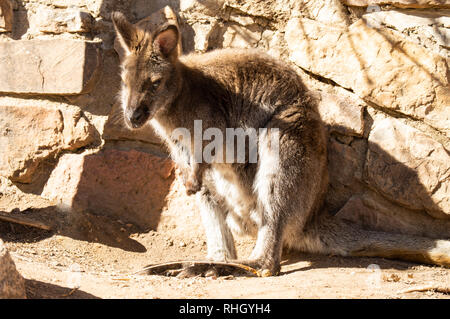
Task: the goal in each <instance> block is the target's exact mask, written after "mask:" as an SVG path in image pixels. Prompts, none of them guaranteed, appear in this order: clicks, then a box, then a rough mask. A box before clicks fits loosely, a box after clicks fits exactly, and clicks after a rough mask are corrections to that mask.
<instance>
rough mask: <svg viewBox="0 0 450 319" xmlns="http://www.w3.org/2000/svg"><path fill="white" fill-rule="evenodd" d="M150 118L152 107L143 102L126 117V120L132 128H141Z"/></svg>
mask: <svg viewBox="0 0 450 319" xmlns="http://www.w3.org/2000/svg"><path fill="white" fill-rule="evenodd" d="M149 118H150V109H149V108H148V106H147V105H145V104H142V105H140V106H139V107H137V108H136V109H135V110H134V111H133V112H132V113H131V116H129V117H127V116H126V117H125V120H126V121H127V122H128V123H127V124H128V125H129V126H130V127H132V128H140V127H141V126H143V125H144V124H145V123H146V122H147V120H148V119H149Z"/></svg>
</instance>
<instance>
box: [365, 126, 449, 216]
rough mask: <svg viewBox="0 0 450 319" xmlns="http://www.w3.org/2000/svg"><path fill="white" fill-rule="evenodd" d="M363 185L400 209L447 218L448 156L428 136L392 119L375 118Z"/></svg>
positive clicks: (440, 146) (444, 150)
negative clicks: (404, 208)
mask: <svg viewBox="0 0 450 319" xmlns="http://www.w3.org/2000/svg"><path fill="white" fill-rule="evenodd" d="M368 141H369V145H368V151H367V158H366V173H367V177H366V178H367V182H368V184H369V185H371V187H373V188H375V189H376V190H378V191H379V192H381V193H382V194H383V195H385V196H386V197H387V198H389V199H390V200H392V201H393V202H395V203H398V204H399V205H401V206H405V207H408V208H411V209H415V210H425V211H427V212H428V213H429V214H431V215H432V216H434V217H438V218H442V217H447V218H448V217H450V197H449V194H450V155H449V153H448V151H447V150H446V149H445V148H444V147H443V146H442V145H441V144H440V143H438V142H436V141H435V140H433V139H432V137H431V136H429V135H427V134H425V133H423V132H421V131H419V130H418V129H416V128H414V127H411V126H409V125H407V124H406V123H404V122H402V121H401V120H398V119H395V118H382V119H377V118H375V122H374V124H373V126H372V131H371V132H370V135H369V139H368Z"/></svg>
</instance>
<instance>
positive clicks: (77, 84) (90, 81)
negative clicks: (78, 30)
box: [0, 39, 102, 95]
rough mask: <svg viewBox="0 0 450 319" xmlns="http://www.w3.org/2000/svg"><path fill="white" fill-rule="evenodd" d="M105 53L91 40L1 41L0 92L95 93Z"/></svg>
mask: <svg viewBox="0 0 450 319" xmlns="http://www.w3.org/2000/svg"><path fill="white" fill-rule="evenodd" d="M101 64H102V63H101V52H100V49H99V48H98V44H96V43H94V42H89V41H80V40H68V39H56V40H55V39H52V40H20V41H7V42H0V69H1V70H2V72H0V92H8V93H16V94H17V93H27V94H30V93H35V94H58V95H72V94H81V93H87V92H89V91H91V90H92V89H93V88H94V87H95V84H96V82H97V81H98V78H99V76H100V67H101Z"/></svg>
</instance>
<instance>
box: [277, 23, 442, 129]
mask: <svg viewBox="0 0 450 319" xmlns="http://www.w3.org/2000/svg"><path fill="white" fill-rule="evenodd" d="M285 38H286V42H287V44H288V47H289V50H290V60H291V61H292V62H294V63H295V64H296V65H298V66H300V67H301V68H303V69H306V70H308V71H310V72H313V73H315V74H318V75H320V76H322V77H325V78H328V79H332V80H333V81H335V82H336V83H338V84H339V85H341V86H343V87H345V88H350V89H352V90H353V91H354V92H355V93H356V94H357V95H358V96H360V97H361V98H363V99H364V100H367V101H370V102H372V103H375V104H377V105H379V106H380V107H382V108H386V109H388V110H391V111H396V112H401V113H403V114H407V115H409V116H412V117H414V118H416V119H419V120H423V121H424V122H425V123H427V124H429V125H431V126H433V127H434V128H436V129H438V130H440V131H441V132H443V133H444V134H446V135H447V136H450V113H449V112H448V111H447V110H446V108H447V107H448V105H450V86H449V79H448V76H449V74H448V65H447V61H446V60H445V59H444V58H443V57H441V56H439V55H437V54H434V53H432V52H430V51H428V50H426V49H425V48H422V47H421V46H419V45H417V44H415V43H413V42H411V41H408V40H406V39H405V38H404V37H403V36H401V35H399V34H398V33H396V32H395V31H392V30H388V29H375V28H371V27H369V26H367V25H366V24H365V23H364V21H363V20H359V21H357V22H355V23H354V24H352V25H351V26H350V27H349V28H348V29H347V28H338V27H331V26H328V25H324V24H321V23H318V22H315V21H312V20H308V19H300V18H295V19H291V20H290V21H289V22H288V24H287V26H286V37H285Z"/></svg>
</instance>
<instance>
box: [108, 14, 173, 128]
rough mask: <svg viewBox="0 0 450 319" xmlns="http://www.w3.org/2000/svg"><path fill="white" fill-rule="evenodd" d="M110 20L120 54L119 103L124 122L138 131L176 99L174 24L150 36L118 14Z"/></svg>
mask: <svg viewBox="0 0 450 319" xmlns="http://www.w3.org/2000/svg"><path fill="white" fill-rule="evenodd" d="M111 17H112V21H113V23H114V28H115V30H116V34H117V37H118V40H119V43H120V45H121V46H122V49H123V51H124V56H123V58H122V74H121V75H122V91H121V101H122V107H123V111H124V116H125V123H126V124H127V126H128V127H130V128H139V127H141V126H143V125H144V124H145V123H146V122H147V121H148V120H149V119H151V118H152V117H153V116H154V115H155V114H156V113H157V112H159V111H161V110H162V109H163V108H165V107H167V106H168V105H169V104H170V103H171V102H172V101H173V99H174V98H175V97H176V94H177V92H178V89H179V81H178V79H177V75H176V67H175V64H176V61H177V58H178V56H177V55H178V50H177V44H178V37H179V31H178V28H177V27H176V26H174V25H163V26H160V27H159V28H158V29H157V30H155V31H154V32H153V33H150V32H149V31H147V30H142V29H140V28H138V27H136V26H135V25H133V24H131V23H129V22H128V21H127V19H126V18H125V16H124V15H123V14H122V13H120V12H113V13H112V15H111Z"/></svg>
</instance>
